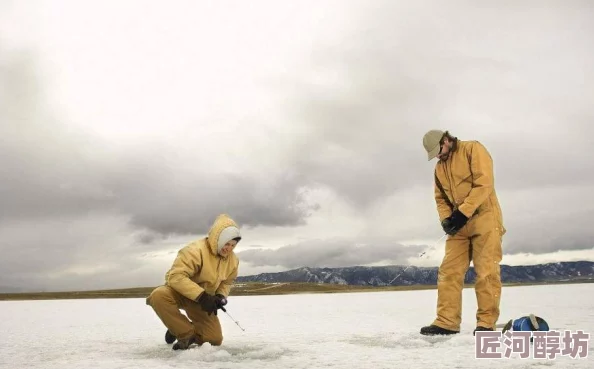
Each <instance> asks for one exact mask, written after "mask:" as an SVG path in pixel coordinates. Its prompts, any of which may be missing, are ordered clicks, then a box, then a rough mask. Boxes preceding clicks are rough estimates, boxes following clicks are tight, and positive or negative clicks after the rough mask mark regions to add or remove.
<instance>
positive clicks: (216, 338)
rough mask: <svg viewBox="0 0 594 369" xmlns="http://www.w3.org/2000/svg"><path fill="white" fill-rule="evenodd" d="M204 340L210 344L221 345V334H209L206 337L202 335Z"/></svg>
mask: <svg viewBox="0 0 594 369" xmlns="http://www.w3.org/2000/svg"><path fill="white" fill-rule="evenodd" d="M204 338H205V340H204V341H206V342H208V343H210V344H211V345H212V346H221V345H222V344H223V335H222V334H221V335H218V334H217V335H211V336H208V337H204Z"/></svg>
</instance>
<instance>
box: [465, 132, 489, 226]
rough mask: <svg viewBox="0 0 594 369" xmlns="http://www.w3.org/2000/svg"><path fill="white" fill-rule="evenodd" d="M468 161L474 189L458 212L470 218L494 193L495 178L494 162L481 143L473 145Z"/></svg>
mask: <svg viewBox="0 0 594 369" xmlns="http://www.w3.org/2000/svg"><path fill="white" fill-rule="evenodd" d="M468 159H469V160H468V161H469V162H470V171H471V173H472V189H471V190H470V193H469V194H468V196H467V197H466V199H465V200H464V202H463V203H462V204H461V205H460V206H459V207H458V210H460V212H461V213H462V214H464V215H466V217H468V218H470V217H471V216H472V214H474V212H475V211H476V209H477V208H478V207H479V206H481V204H482V203H483V202H484V201H485V200H486V199H487V198H488V197H489V195H490V194H491V193H492V192H493V188H494V176H493V160H492V158H491V155H490V154H489V152H488V151H487V149H486V148H485V147H484V146H483V145H482V144H481V143H479V142H475V143H473V145H472V147H471V149H470V151H469V153H468Z"/></svg>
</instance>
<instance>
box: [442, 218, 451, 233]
mask: <svg viewBox="0 0 594 369" xmlns="http://www.w3.org/2000/svg"><path fill="white" fill-rule="evenodd" d="M441 228H442V229H443V231H444V232H445V233H447V234H450V232H451V231H450V230H451V229H452V222H451V221H450V217H447V218H445V219H444V220H442V221H441Z"/></svg>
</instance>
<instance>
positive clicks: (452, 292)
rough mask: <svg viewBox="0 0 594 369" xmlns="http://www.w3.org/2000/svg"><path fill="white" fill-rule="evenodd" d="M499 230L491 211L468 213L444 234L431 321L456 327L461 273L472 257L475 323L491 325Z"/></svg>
mask: <svg viewBox="0 0 594 369" xmlns="http://www.w3.org/2000/svg"><path fill="white" fill-rule="evenodd" d="M503 234H504V233H503V230H502V229H501V228H500V226H499V225H498V223H497V222H496V220H495V217H494V214H493V212H491V211H485V212H481V213H479V214H477V215H475V216H473V217H471V218H470V219H469V220H468V222H467V224H466V225H465V226H464V227H463V228H462V229H461V230H460V231H459V232H458V233H457V234H456V235H454V236H448V239H447V241H446V246H445V256H444V258H443V261H442V263H441V265H440V267H439V272H438V277H437V318H436V319H435V321H434V322H433V324H434V325H436V326H438V327H441V328H445V329H449V330H454V331H460V323H461V321H462V289H463V287H464V276H465V275H466V271H467V270H468V267H469V266H470V261H471V260H472V262H473V265H474V269H475V272H476V282H475V287H474V288H475V293H476V299H477V304H478V309H477V312H476V325H477V326H481V327H485V328H493V329H495V326H496V324H497V319H498V318H499V302H500V299H501V268H500V262H501V259H502V249H501V239H502V236H503Z"/></svg>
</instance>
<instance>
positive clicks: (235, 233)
mask: <svg viewBox="0 0 594 369" xmlns="http://www.w3.org/2000/svg"><path fill="white" fill-rule="evenodd" d="M231 240H237V242H239V240H241V234H240V233H239V229H238V228H237V227H234V226H229V227H227V228H225V229H223V231H222V232H221V234H220V235H219V240H218V242H217V252H218V253H220V252H221V249H222V248H223V247H225V244H226V243H227V242H229V241H231Z"/></svg>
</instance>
